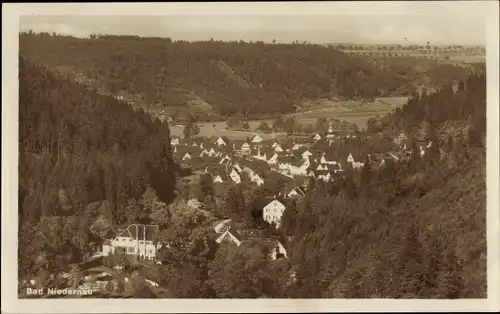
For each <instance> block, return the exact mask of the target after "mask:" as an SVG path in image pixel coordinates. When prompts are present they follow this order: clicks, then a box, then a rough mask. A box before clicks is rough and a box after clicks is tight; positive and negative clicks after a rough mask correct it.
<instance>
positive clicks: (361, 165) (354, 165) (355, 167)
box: [352, 161, 365, 169]
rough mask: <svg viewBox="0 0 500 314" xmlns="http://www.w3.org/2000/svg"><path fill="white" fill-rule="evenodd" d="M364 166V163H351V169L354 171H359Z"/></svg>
mask: <svg viewBox="0 0 500 314" xmlns="http://www.w3.org/2000/svg"><path fill="white" fill-rule="evenodd" d="M364 166H365V163H364V162H360V161H355V162H353V163H352V167H353V168H354V169H360V168H363V167H364Z"/></svg>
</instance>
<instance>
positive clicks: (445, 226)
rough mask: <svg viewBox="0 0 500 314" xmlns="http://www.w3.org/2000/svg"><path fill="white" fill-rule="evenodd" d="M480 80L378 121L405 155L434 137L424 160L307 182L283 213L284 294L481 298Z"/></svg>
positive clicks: (421, 99)
mask: <svg viewBox="0 0 500 314" xmlns="http://www.w3.org/2000/svg"><path fill="white" fill-rule="evenodd" d="M485 84H486V81H485V77H484V76H479V77H474V76H473V77H470V78H469V79H468V80H467V83H465V84H459V87H458V88H457V87H455V88H453V87H452V86H445V87H443V88H442V89H440V90H439V91H438V92H437V93H436V94H433V95H431V96H424V97H418V96H416V97H414V98H412V99H411V100H410V101H409V103H408V104H407V105H405V106H403V108H402V109H401V110H398V111H397V112H396V113H394V114H393V115H391V116H388V117H386V118H385V123H387V124H386V125H388V126H389V125H390V126H389V129H391V128H392V127H394V128H396V129H395V131H396V132H398V131H400V130H406V131H407V132H408V133H407V134H408V135H410V136H411V138H413V137H415V138H414V140H412V142H413V144H412V147H411V148H412V150H413V152H417V151H418V149H417V146H416V141H429V140H433V145H432V146H431V149H430V150H429V151H428V152H427V153H426V154H425V155H424V156H423V157H421V156H420V155H419V154H418V153H416V154H415V153H413V154H412V155H411V157H410V159H409V160H408V161H407V162H397V163H395V162H391V163H389V164H388V165H387V166H385V167H383V168H381V170H379V171H374V172H372V171H369V169H370V166H369V168H368V169H366V167H365V169H363V170H362V171H361V172H360V173H358V174H355V175H354V176H353V177H350V176H346V178H345V179H343V180H338V181H336V182H334V183H333V184H327V185H323V184H320V185H318V184H316V185H313V186H310V187H311V188H312V191H311V190H310V192H309V193H308V195H307V196H306V198H305V200H304V202H302V203H301V204H300V205H299V206H298V208H297V211H296V212H294V211H288V212H285V216H288V217H284V218H283V219H284V220H287V221H294V222H293V224H289V225H288V226H287V228H286V231H285V232H287V234H290V235H293V236H294V240H293V245H292V246H293V253H292V254H293V257H292V261H293V263H294V264H295V267H296V270H297V277H298V278H299V279H298V283H297V284H296V285H293V286H292V287H291V288H290V291H288V292H287V294H290V295H292V296H294V297H305V298H307V297H313V296H317V295H321V296H322V297H325V298H329V297H335V298H359V297H361V298H365V297H377V298H412V297H417V298H448V299H449V298H484V297H486V181H485V179H486V173H485V170H486V169H485V165H486V157H485V145H484V143H485V142H484V139H485V131H486V130H485V121H486V117H485V114H486V107H485V99H486V90H485V86H486V85H485ZM437 103H439V106H437V105H434V104H437ZM422 123H423V124H426V125H427V127H426V129H427V132H424V130H422V128H419V126H420V125H421V124H422ZM379 126H380V125H379ZM452 126H455V128H452ZM372 127H373V128H374V130H373V131H375V132H377V133H378V131H380V130H383V129H384V128H381V129H377V126H376V125H372ZM398 128H399V129H398ZM450 128H451V129H450ZM443 129H447V130H448V132H447V133H446V135H443V137H445V138H446V140H444V139H443V138H441V139H440V138H439V135H438V134H439V132H438V131H439V130H441V131H442V130H443ZM415 140H416V141H415ZM292 217H294V218H292ZM285 225H286V224H284V226H285Z"/></svg>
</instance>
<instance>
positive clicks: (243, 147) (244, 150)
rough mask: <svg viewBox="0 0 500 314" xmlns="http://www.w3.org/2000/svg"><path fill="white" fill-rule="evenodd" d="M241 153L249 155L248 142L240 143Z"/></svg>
mask: <svg viewBox="0 0 500 314" xmlns="http://www.w3.org/2000/svg"><path fill="white" fill-rule="evenodd" d="M241 153H242V154H243V155H250V153H251V152H250V144H248V143H243V145H241Z"/></svg>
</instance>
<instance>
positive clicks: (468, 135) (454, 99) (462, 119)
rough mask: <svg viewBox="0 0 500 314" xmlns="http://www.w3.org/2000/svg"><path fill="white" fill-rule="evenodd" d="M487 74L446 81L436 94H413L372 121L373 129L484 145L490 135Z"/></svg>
mask: <svg viewBox="0 0 500 314" xmlns="http://www.w3.org/2000/svg"><path fill="white" fill-rule="evenodd" d="M485 95H486V76H485V75H484V74H478V75H470V76H469V77H468V79H466V80H465V81H458V82H455V83H450V84H445V85H443V86H441V88H439V89H438V90H437V91H436V92H435V93H431V94H423V95H418V94H414V95H412V97H410V99H409V101H408V103H407V104H405V105H404V106H403V107H402V108H397V109H396V110H395V111H394V113H393V114H391V115H388V116H386V117H383V118H381V119H379V120H377V119H375V118H371V119H370V120H369V121H368V131H369V132H383V131H394V130H395V131H397V132H399V131H403V132H405V133H406V134H407V135H409V136H411V137H415V138H416V139H418V140H431V141H440V142H441V143H440V144H441V146H443V145H445V144H446V145H449V143H447V142H446V143H444V142H445V141H447V140H448V139H449V138H452V139H451V140H460V141H469V142H470V145H482V144H483V142H484V140H485V134H486V96H485Z"/></svg>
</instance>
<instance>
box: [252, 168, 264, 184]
mask: <svg viewBox="0 0 500 314" xmlns="http://www.w3.org/2000/svg"><path fill="white" fill-rule="evenodd" d="M249 176H250V181H252V182H254V183H255V184H257V185H258V186H261V185H262V184H264V179H262V177H261V176H259V175H258V174H257V173H255V172H253V171H252V172H251V173H249Z"/></svg>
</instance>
